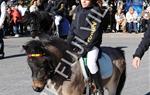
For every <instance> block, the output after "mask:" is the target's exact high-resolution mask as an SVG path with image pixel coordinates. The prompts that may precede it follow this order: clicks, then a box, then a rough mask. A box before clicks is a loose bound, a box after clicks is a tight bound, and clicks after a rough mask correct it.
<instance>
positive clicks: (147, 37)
mask: <svg viewBox="0 0 150 95" xmlns="http://www.w3.org/2000/svg"><path fill="white" fill-rule="evenodd" d="M149 46H150V27H148V29H147V31H146V32H145V33H144V37H143V39H142V41H141V42H140V44H139V46H138V48H137V49H136V51H135V53H134V55H133V60H132V65H133V67H134V68H136V69H137V68H139V66H140V64H141V58H142V57H143V55H144V53H145V51H147V50H148V48H149Z"/></svg>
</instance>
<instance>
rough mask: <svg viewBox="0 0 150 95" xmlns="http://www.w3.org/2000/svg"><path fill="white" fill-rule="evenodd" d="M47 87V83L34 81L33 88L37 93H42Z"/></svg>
mask: <svg viewBox="0 0 150 95" xmlns="http://www.w3.org/2000/svg"><path fill="white" fill-rule="evenodd" d="M44 87H45V83H44V82H42V81H39V80H33V82H32V88H33V90H34V91H36V92H41V91H42V90H43V89H44Z"/></svg>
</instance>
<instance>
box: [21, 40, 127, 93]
mask: <svg viewBox="0 0 150 95" xmlns="http://www.w3.org/2000/svg"><path fill="white" fill-rule="evenodd" d="M23 49H24V50H25V52H26V54H27V62H28V65H29V67H30V69H31V71H32V87H33V89H34V91H36V92H41V91H42V90H43V89H44V87H45V86H46V87H48V88H49V89H51V90H52V91H53V93H54V94H55V95H82V94H83V92H84V89H85V88H86V87H87V86H86V84H87V83H88V84H90V83H89V82H87V81H85V80H84V76H83V73H82V69H81V65H80V62H79V60H78V58H76V57H73V54H76V53H75V52H74V51H73V49H72V46H71V45H70V44H68V43H67V42H66V41H64V40H62V39H60V38H51V40H49V41H47V42H46V41H45V42H43V41H40V40H31V41H29V42H27V43H26V44H25V45H23ZM69 51H70V52H71V53H69ZM102 51H103V52H105V53H107V54H108V55H109V57H110V58H111V62H112V66H113V70H112V75H111V76H110V77H108V78H106V79H103V80H102V83H103V87H104V88H106V89H107V90H108V92H109V95H120V94H121V90H122V89H123V86H124V83H125V79H126V62H125V57H124V52H123V51H122V50H121V49H120V48H112V47H102ZM71 55H72V56H71ZM69 62H71V63H72V64H70V63H69ZM48 80H49V81H48ZM87 92H88V91H87ZM89 93H91V94H92V91H91V89H90V91H89ZM91 94H90V95H91ZM86 95H89V94H86ZM96 95H97V94H96Z"/></svg>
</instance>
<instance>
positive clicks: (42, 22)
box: [23, 11, 56, 40]
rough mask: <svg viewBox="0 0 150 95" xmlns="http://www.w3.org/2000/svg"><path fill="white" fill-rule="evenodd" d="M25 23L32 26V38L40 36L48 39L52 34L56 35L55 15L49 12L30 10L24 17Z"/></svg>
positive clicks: (42, 38) (41, 38)
mask: <svg viewBox="0 0 150 95" xmlns="http://www.w3.org/2000/svg"><path fill="white" fill-rule="evenodd" d="M23 23H24V24H25V25H29V26H30V31H31V36H32V38H35V37H36V36H38V37H39V39H40V40H47V39H49V37H50V36H51V35H55V34H54V33H55V30H56V28H55V24H54V17H53V15H52V14H50V13H48V12H45V11H35V12H28V13H26V14H25V16H24V18H23Z"/></svg>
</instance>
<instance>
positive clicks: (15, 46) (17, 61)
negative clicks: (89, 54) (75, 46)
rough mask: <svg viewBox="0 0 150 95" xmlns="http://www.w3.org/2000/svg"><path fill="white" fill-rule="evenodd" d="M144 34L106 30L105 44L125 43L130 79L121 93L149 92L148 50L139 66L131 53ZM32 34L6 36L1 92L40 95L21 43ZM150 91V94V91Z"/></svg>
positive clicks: (0, 72) (0, 69)
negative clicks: (134, 66)
mask: <svg viewBox="0 0 150 95" xmlns="http://www.w3.org/2000/svg"><path fill="white" fill-rule="evenodd" d="M142 36H143V34H134V33H132V34H128V33H107V34H104V36H103V44H102V45H103V46H112V47H125V48H123V50H125V56H126V61H127V79H126V83H125V87H124V88H123V92H122V95H146V94H147V93H150V63H149V62H150V61H149V58H150V55H149V54H148V52H146V53H145V55H144V57H143V59H142V63H143V64H142V65H141V67H140V69H138V70H135V69H134V68H133V67H132V66H131V60H132V54H133V53H134V51H135V49H136V47H137V46H138V43H139V41H140V40H141V37H142ZM28 40H31V38H30V37H20V38H9V39H5V53H6V54H5V57H6V58H5V59H3V60H0V95H40V94H39V93H36V92H34V91H33V90H32V87H31V71H30V69H29V67H28V65H27V62H26V56H25V55H24V51H23V49H22V45H23V44H24V43H25V42H27V41H28ZM147 95H150V94H147Z"/></svg>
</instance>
